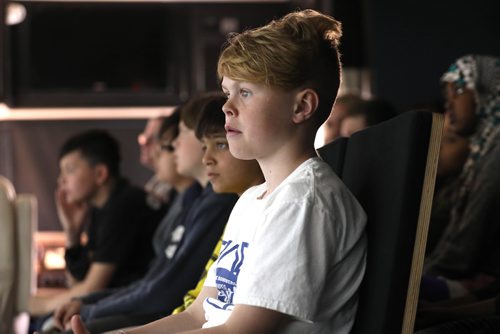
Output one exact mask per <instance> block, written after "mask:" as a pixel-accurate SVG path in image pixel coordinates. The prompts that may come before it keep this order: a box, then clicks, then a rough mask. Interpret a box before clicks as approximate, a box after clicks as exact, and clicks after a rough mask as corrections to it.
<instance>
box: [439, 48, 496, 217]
mask: <svg viewBox="0 0 500 334" xmlns="http://www.w3.org/2000/svg"><path fill="white" fill-rule="evenodd" d="M441 82H443V83H453V84H455V85H456V86H457V87H463V88H469V89H471V90H473V91H474V94H475V100H476V111H475V113H476V117H477V127H476V130H475V132H474V134H473V135H472V136H471V137H470V153H469V156H468V158H467V160H466V162H465V164H464V167H463V169H462V172H461V174H460V176H459V178H460V179H459V180H460V184H461V186H460V189H459V191H458V193H457V194H456V197H455V198H454V201H453V202H454V204H453V209H452V212H451V222H450V223H452V224H456V223H457V220H459V218H460V216H461V215H462V213H463V210H464V208H465V207H466V204H467V197H468V194H469V192H470V191H471V190H472V187H473V184H474V180H475V177H476V164H477V163H478V161H481V159H482V158H483V157H484V156H485V155H487V154H488V152H489V151H490V150H491V149H492V148H493V146H494V143H495V138H496V137H497V136H498V135H499V134H500V58H494V57H490V56H480V55H467V56H464V57H461V58H459V59H458V60H457V61H455V63H453V64H452V65H451V66H450V67H449V69H448V71H447V72H446V73H445V74H444V75H443V76H442V77H441Z"/></svg>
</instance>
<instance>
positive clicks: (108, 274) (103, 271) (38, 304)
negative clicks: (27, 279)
mask: <svg viewBox="0 0 500 334" xmlns="http://www.w3.org/2000/svg"><path fill="white" fill-rule="evenodd" d="M115 271H116V265H113V264H107V263H92V264H91V266H90V269H89V271H88V273H87V276H85V279H84V280H83V281H81V282H78V283H76V284H75V285H73V286H72V287H71V288H70V289H68V290H66V291H64V292H62V293H60V294H57V295H52V296H48V297H36V296H35V297H32V298H31V300H30V314H32V315H42V314H46V313H49V312H53V311H54V310H55V309H56V308H57V307H59V306H60V305H63V304H65V303H67V302H69V301H70V300H71V298H73V297H78V296H82V295H86V294H88V293H91V292H95V291H98V290H101V289H104V288H105V287H106V286H107V285H108V283H109V282H110V281H111V278H112V277H113V274H114V273H115Z"/></svg>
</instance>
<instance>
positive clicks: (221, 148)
mask: <svg viewBox="0 0 500 334" xmlns="http://www.w3.org/2000/svg"><path fill="white" fill-rule="evenodd" d="M217 149H218V150H225V149H227V143H217Z"/></svg>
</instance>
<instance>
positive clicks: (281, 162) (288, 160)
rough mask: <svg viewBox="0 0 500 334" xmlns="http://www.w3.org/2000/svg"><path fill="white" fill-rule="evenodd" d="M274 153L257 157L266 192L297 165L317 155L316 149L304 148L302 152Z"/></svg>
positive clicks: (276, 185)
mask: <svg viewBox="0 0 500 334" xmlns="http://www.w3.org/2000/svg"><path fill="white" fill-rule="evenodd" d="M294 153H295V155H294V154H293V153H286V152H285V154H276V155H274V156H272V157H269V158H266V159H258V160H257V161H258V162H259V165H260V168H261V169H262V173H263V174H264V178H265V180H266V193H265V194H264V196H263V197H266V196H268V195H269V194H271V193H272V192H273V191H274V190H275V189H276V188H277V187H278V186H279V185H280V184H281V182H283V181H284V180H285V179H286V178H287V177H288V176H289V175H290V174H291V173H292V172H293V171H294V170H295V169H297V167H299V166H300V165H301V164H302V163H304V162H305V161H307V160H309V159H310V158H313V157H317V154H316V150H314V148H312V149H305V150H303V151H302V152H294Z"/></svg>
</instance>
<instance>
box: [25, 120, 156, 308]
mask: <svg viewBox="0 0 500 334" xmlns="http://www.w3.org/2000/svg"><path fill="white" fill-rule="evenodd" d="M59 163H60V170H61V171H60V175H59V179H58V188H57V191H56V197H55V198H56V206H57V213H58V217H59V220H60V222H61V225H62V228H63V231H64V234H65V237H66V254H65V259H66V270H67V273H68V277H69V288H68V290H66V291H64V292H62V293H59V294H56V295H53V296H48V297H32V299H31V301H30V313H31V314H32V315H43V314H46V313H48V312H51V311H53V310H55V309H56V308H57V307H58V306H60V305H62V304H64V303H66V302H68V301H69V300H70V299H71V298H74V297H77V296H81V295H85V294H88V293H91V292H95V291H99V290H101V289H104V288H106V287H118V286H123V285H126V284H129V283H131V282H133V281H135V280H137V279H139V278H141V277H142V276H143V275H144V274H145V273H146V270H147V268H148V265H149V261H150V260H151V258H152V256H153V249H152V247H151V238H152V235H153V233H154V230H155V229H156V226H157V225H158V222H159V219H160V214H161V212H159V211H156V210H153V209H152V208H151V207H149V206H148V205H147V203H146V194H145V192H144V191H143V190H142V189H140V188H138V187H135V186H133V185H131V184H130V183H129V182H128V181H127V180H126V179H124V178H122V177H121V175H120V150H119V144H118V142H117V141H116V140H115V138H113V137H112V136H111V135H110V134H109V133H108V132H106V131H103V130H90V131H87V132H84V133H81V134H78V135H76V136H74V137H72V138H70V139H68V140H67V141H66V142H65V143H64V145H63V146H62V148H61V151H60V154H59ZM87 218H88V220H89V224H88V227H87V229H85V226H86V224H85V223H86V222H87ZM84 231H85V232H86V234H87V236H88V240H87V242H85V243H84V242H83V241H82V240H83V238H82V234H83V233H84Z"/></svg>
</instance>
